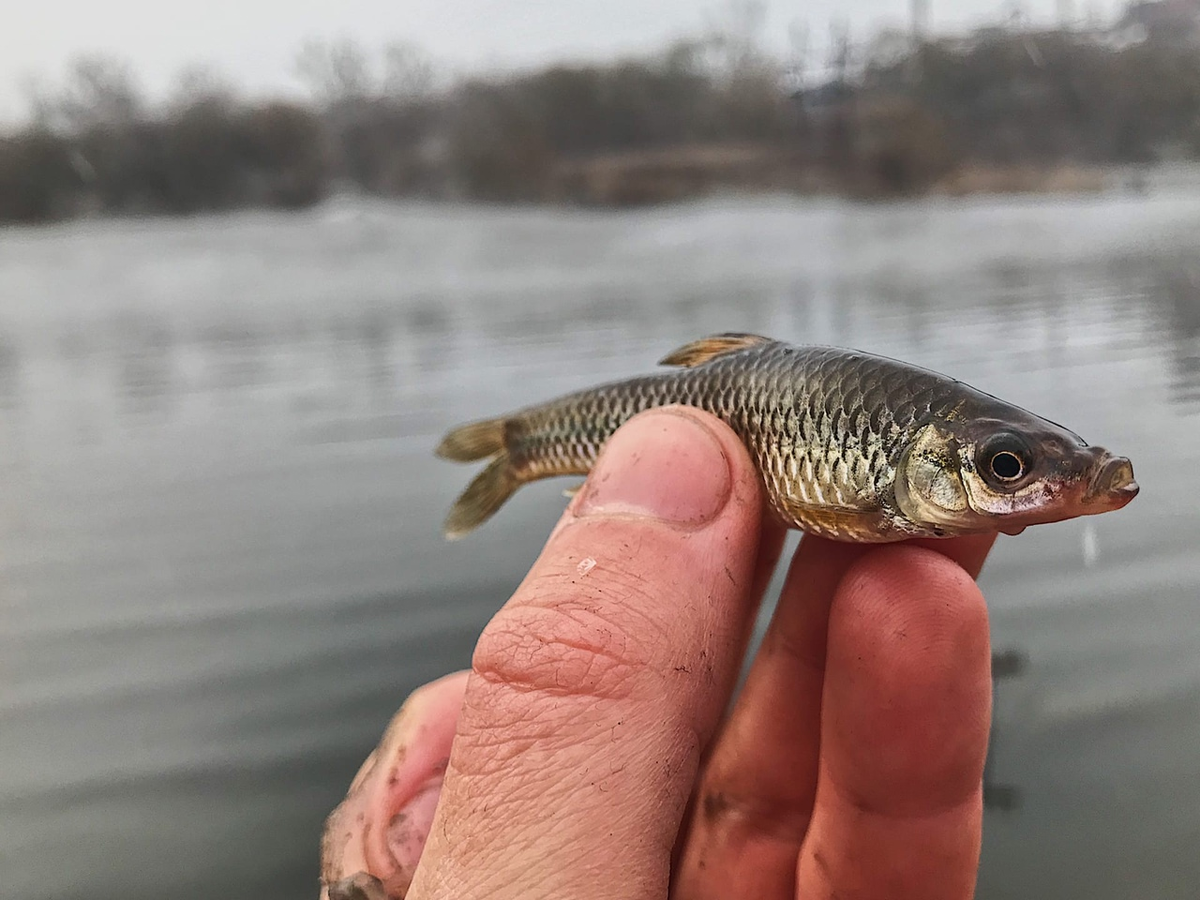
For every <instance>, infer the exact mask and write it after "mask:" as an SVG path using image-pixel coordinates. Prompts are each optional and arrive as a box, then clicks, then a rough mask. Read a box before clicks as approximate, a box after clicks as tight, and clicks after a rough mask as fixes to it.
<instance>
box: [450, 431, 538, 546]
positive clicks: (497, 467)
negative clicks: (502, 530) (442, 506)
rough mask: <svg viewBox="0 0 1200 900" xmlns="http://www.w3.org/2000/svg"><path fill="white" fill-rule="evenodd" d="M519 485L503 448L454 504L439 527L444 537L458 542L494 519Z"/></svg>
mask: <svg viewBox="0 0 1200 900" xmlns="http://www.w3.org/2000/svg"><path fill="white" fill-rule="evenodd" d="M485 424H486V423H485ZM467 427H468V428H470V427H471V426H467ZM451 436H453V435H451ZM440 449H441V448H439V451H440ZM450 458H451V459H454V458H455V457H450ZM520 486H521V480H520V479H519V478H518V477H517V473H516V472H515V471H514V469H513V466H512V459H511V458H510V457H509V455H508V451H507V450H503V449H502V450H501V451H500V453H499V455H497V456H496V458H495V459H493V460H492V461H491V462H490V463H488V465H487V468H485V469H484V470H483V471H482V472H480V473H479V474H478V475H476V476H475V480H474V481H472V482H471V483H470V484H469V485H467V489H466V490H465V491H463V492H462V494H461V495H460V496H459V498H458V499H457V500H455V501H454V506H452V507H451V508H450V515H448V516H447V517H446V523H445V525H444V526H443V528H442V530H443V533H444V534H445V535H446V538H447V539H448V540H452V541H453V540H458V539H459V538H461V537H465V536H466V535H467V534H469V533H470V532H472V531H474V530H475V529H476V528H478V527H479V526H480V525H482V524H483V523H484V522H486V521H487V520H488V519H490V518H491V517H492V516H494V515H495V514H496V511H497V510H499V509H500V507H501V506H503V505H504V503H505V501H507V500H508V498H509V497H511V496H512V495H513V494H514V493H515V492H516V490H517V488H519V487H520Z"/></svg>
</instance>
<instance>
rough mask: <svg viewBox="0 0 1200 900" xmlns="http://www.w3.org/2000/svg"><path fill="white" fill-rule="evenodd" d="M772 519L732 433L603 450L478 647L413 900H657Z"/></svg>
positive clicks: (680, 418) (679, 418)
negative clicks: (766, 518) (458, 899)
mask: <svg viewBox="0 0 1200 900" xmlns="http://www.w3.org/2000/svg"><path fill="white" fill-rule="evenodd" d="M761 511H762V504H761V498H760V492H759V487H758V480H757V475H756V473H755V470H754V468H753V466H752V463H751V461H750V459H749V457H748V455H747V453H746V451H745V449H744V447H743V446H742V445H741V443H740V442H739V441H738V439H737V437H736V436H735V435H734V434H733V432H732V431H730V430H729V428H728V427H727V426H725V425H723V424H722V423H721V422H719V420H717V419H715V418H713V417H711V416H709V415H707V414H704V413H701V412H699V411H696V410H685V409H674V410H665V411H661V410H660V411H655V412H652V413H647V414H644V415H642V416H639V417H637V418H635V419H633V420H632V421H631V422H630V423H629V424H627V425H625V426H624V427H623V428H621V429H620V430H619V431H618V432H617V433H616V435H615V436H614V437H613V438H612V439H611V440H610V441H609V443H608V446H607V447H606V449H605V451H604V453H603V454H602V456H601V459H600V460H599V461H598V463H597V465H596V467H595V470H594V471H593V472H592V475H591V476H590V477H589V479H588V483H587V485H586V487H585V488H584V491H583V492H582V493H581V495H580V496H579V497H578V498H577V500H576V501H575V502H574V503H573V504H572V505H571V507H570V508H569V509H568V511H567V513H566V517H565V519H564V522H563V523H562V525H561V526H560V527H559V528H558V529H556V531H555V532H554V533H553V535H552V536H551V539H550V541H549V543H548V544H547V546H546V549H545V551H544V552H543V553H542V556H541V557H540V558H539V559H538V561H537V562H536V563H535V565H534V567H533V569H532V570H531V572H530V573H529V575H528V577H527V578H526V579H525V581H524V582H523V584H522V585H521V586H520V587H519V588H518V590H517V592H516V593H515V594H514V596H513V598H512V599H511V600H510V601H509V602H508V604H506V605H505V607H504V609H502V610H501V611H500V613H499V614H497V616H496V617H495V618H494V619H493V620H492V622H491V623H490V624H489V625H488V626H487V628H486V629H485V630H484V633H483V635H482V637H481V638H480V641H479V644H478V646H477V647H476V650H475V656H474V660H473V663H474V670H473V674H472V676H471V679H470V682H469V685H468V688H467V695H466V699H465V702H464V706H463V714H462V719H461V721H460V724H459V730H458V736H457V737H456V739H455V744H454V749H453V752H452V754H451V758H450V765H449V769H448V771H447V774H446V783H445V787H444V789H443V794H442V801H441V803H440V805H439V807H438V811H437V815H436V818H435V821H434V827H433V832H432V834H431V835H430V839H429V843H428V845H427V846H426V850H425V855H424V857H423V859H422V861H421V865H420V866H419V868H418V871H417V875H416V878H415V880H414V882H413V886H412V890H411V892H410V897H412V898H418V897H424V898H430V897H451V896H484V895H486V896H488V897H490V898H492V900H503V898H508V897H573V898H578V900H588V898H598V897H610V896H614V895H615V894H620V895H623V896H656V895H658V896H661V895H665V893H666V889H667V882H668V875H669V869H670V854H671V849H672V846H673V843H674V840H675V837H676V835H677V832H678V829H679V824H680V819H681V817H682V813H683V809H684V806H685V803H686V802H687V798H688V795H689V793H690V789H691V786H692V784H693V782H694V778H695V774H696V769H697V761H698V759H699V756H700V753H701V752H702V749H703V747H704V745H705V744H706V742H707V741H708V739H709V736H710V735H711V733H712V731H713V729H714V727H715V724H716V721H717V719H718V717H719V715H720V712H721V710H722V708H723V707H724V705H725V703H726V702H727V699H728V696H729V693H730V691H731V689H732V684H733V682H734V679H735V677H736V674H737V670H738V662H739V659H738V654H739V651H740V643H741V639H742V635H743V633H744V631H745V628H746V624H745V622H746V619H747V618H748V616H749V615H750V613H751V610H752V609H753V598H752V596H751V594H752V589H753V581H754V576H755V571H754V567H755V560H756V552H757V546H758V537H759V529H760V519H761Z"/></svg>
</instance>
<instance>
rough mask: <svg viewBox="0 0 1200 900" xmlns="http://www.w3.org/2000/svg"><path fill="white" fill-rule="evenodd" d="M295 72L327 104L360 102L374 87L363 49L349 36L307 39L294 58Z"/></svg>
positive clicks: (316, 96) (368, 95)
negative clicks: (339, 38) (337, 38)
mask: <svg viewBox="0 0 1200 900" xmlns="http://www.w3.org/2000/svg"><path fill="white" fill-rule="evenodd" d="M296 73H297V74H298V75H299V76H300V79H301V80H302V81H303V82H304V83H305V84H306V85H307V86H308V89H309V90H310V91H311V92H312V94H313V96H314V97H315V98H316V99H317V100H318V101H319V102H320V103H322V104H324V105H326V106H343V105H346V104H349V103H354V102H358V101H362V100H365V99H367V98H368V97H370V96H371V95H372V94H373V93H375V90H376V80H375V76H374V75H373V74H372V72H371V64H370V60H369V59H368V58H367V53H366V51H365V50H363V48H362V46H361V45H359V44H358V43H356V42H355V41H352V40H350V39H349V38H342V39H341V40H337V41H308V42H307V43H305V44H304V46H303V47H302V48H301V49H300V53H299V55H298V56H297V57H296Z"/></svg>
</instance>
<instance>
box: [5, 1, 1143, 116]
mask: <svg viewBox="0 0 1200 900" xmlns="http://www.w3.org/2000/svg"><path fill="white" fill-rule="evenodd" d="M1058 2H1059V0H1023V6H1024V8H1025V9H1026V11H1027V12H1028V14H1029V15H1030V16H1031V17H1032V18H1034V19H1037V20H1041V21H1051V20H1053V18H1054V16H1055V11H1056V9H1057V8H1058ZM1067 2H1069V3H1071V4H1072V5H1073V6H1074V8H1075V10H1076V12H1077V13H1078V14H1079V15H1081V16H1082V15H1083V14H1084V12H1085V11H1087V10H1089V9H1092V10H1095V11H1097V12H1099V13H1102V14H1105V15H1107V14H1110V13H1111V12H1112V11H1113V10H1114V9H1116V8H1118V7H1119V6H1120V0H1067ZM1013 4H1014V0H931V5H932V19H933V24H934V27H935V28H939V29H952V28H959V27H962V26H963V25H964V24H968V23H977V22H981V21H987V20H992V21H995V20H998V19H1000V18H1001V17H1002V15H1003V11H1004V10H1006V9H1012V7H1013ZM5 7H6V9H5V12H4V16H3V18H4V23H3V28H0V119H4V120H8V121H11V120H12V119H13V118H15V117H17V116H18V115H22V114H23V111H24V103H23V100H22V94H21V89H20V85H21V83H22V79H23V78H24V77H26V76H29V75H39V76H44V77H48V78H51V79H57V78H58V77H59V76H60V74H61V73H62V72H63V70H64V68H65V65H66V62H67V60H68V59H69V58H70V57H71V56H72V55H74V54H76V53H79V52H82V51H103V52H105V53H111V54H116V55H119V56H121V57H124V58H126V59H128V60H129V61H130V62H131V63H132V64H133V67H134V69H135V71H136V72H137V73H138V75H139V76H140V78H141V81H142V83H143V85H144V86H145V87H146V88H147V89H148V90H149V91H150V92H151V94H152V95H153V96H158V95H161V94H163V93H164V92H165V91H166V90H167V89H168V87H169V86H170V85H171V83H172V79H173V76H174V75H175V73H177V72H178V71H179V70H180V69H181V68H182V67H183V66H184V65H186V64H188V63H201V64H206V65H209V66H212V67H213V68H215V69H217V70H218V71H220V72H222V73H224V74H225V75H226V76H227V77H228V78H229V79H230V80H231V81H232V82H234V83H235V84H237V85H239V86H240V87H241V88H243V89H244V90H246V91H247V92H250V93H267V92H278V91H289V92H291V91H295V90H296V89H297V83H296V80H295V77H294V74H293V61H294V59H295V54H296V50H297V48H298V46H299V45H300V44H301V43H302V42H303V41H304V40H305V39H306V38H310V37H321V38H334V37H352V38H355V39H357V40H359V41H361V42H362V43H363V44H364V45H365V46H367V47H368V48H374V47H377V46H380V45H382V44H384V43H386V42H387V41H388V40H391V39H396V38H402V39H405V40H410V41H414V42H416V43H418V44H420V45H422V46H424V47H425V48H426V49H427V50H428V51H429V52H430V53H431V54H432V55H433V56H434V57H435V58H436V59H438V60H439V61H441V62H443V63H445V64H446V65H447V66H448V67H450V68H453V69H456V70H463V69H469V70H478V69H483V68H492V67H499V66H512V65H521V64H528V63H535V62H541V61H545V60H550V59H569V58H580V57H597V56H605V55H609V54H613V53H616V52H621V51H638V50H649V49H653V48H656V47H658V46H662V45H663V44H664V43H665V42H666V41H667V40H669V39H670V38H673V37H677V36H682V35H684V34H687V33H694V32H696V31H698V30H699V29H701V28H702V27H703V26H704V24H705V22H706V21H710V20H711V19H712V18H713V17H714V16H716V15H719V13H720V11H721V10H722V8H723V3H722V0H341V2H338V0H325V2H316V0H202V2H198V0H193V2H183V3H180V2H171V0H103V2H96V0H87V2H82V0H8V2H7V3H5ZM768 8H769V18H768V22H767V29H766V36H767V38H768V39H769V40H770V41H771V42H772V43H774V44H776V45H777V46H779V47H780V48H782V47H784V46H786V41H787V34H788V26H789V24H790V23H792V22H807V23H808V25H809V28H810V30H811V33H812V35H813V37H812V42H813V45H814V47H815V46H818V45H820V44H822V43H823V42H824V38H825V36H826V35H827V33H828V27H829V22H830V20H831V18H833V17H834V16H838V15H841V16H845V17H846V18H847V19H848V20H849V22H850V24H851V27H852V29H853V32H854V33H856V34H860V35H861V34H864V33H866V31H867V30H868V29H869V28H870V27H871V26H872V25H874V24H877V23H892V24H899V23H902V22H903V21H904V19H905V16H906V11H907V9H908V0H840V2H839V0H809V2H800V0H768Z"/></svg>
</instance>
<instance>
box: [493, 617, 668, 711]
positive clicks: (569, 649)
mask: <svg viewBox="0 0 1200 900" xmlns="http://www.w3.org/2000/svg"><path fill="white" fill-rule="evenodd" d="M651 663H652V659H651V654H650V653H649V651H648V648H647V646H646V643H645V641H643V640H642V639H640V638H638V637H637V636H635V635H633V634H631V633H630V631H629V629H628V628H627V627H624V626H623V625H622V624H621V623H617V622H613V621H612V620H611V617H606V616H604V615H603V614H601V613H600V612H599V611H598V610H597V609H596V607H595V605H594V604H591V603H588V602H587V601H586V600H583V601H581V600H580V599H579V598H574V597H572V598H565V599H559V600H558V601H557V602H555V603H553V604H535V605H531V604H528V603H511V604H509V605H508V606H506V607H505V608H504V609H503V610H501V611H500V612H499V613H498V614H497V615H496V617H495V618H494V619H493V620H492V622H491V623H490V624H489V625H488V627H487V628H486V629H485V630H484V633H483V635H482V636H481V638H480V640H479V643H478V644H477V645H476V648H475V655H474V658H473V660H472V665H473V668H474V670H475V672H476V674H477V675H479V676H480V677H481V678H482V679H484V680H485V681H487V682H488V683H490V684H492V685H493V686H498V687H503V688H505V689H507V690H508V691H509V692H510V693H515V694H531V695H538V694H542V695H550V696H557V697H570V696H584V697H593V698H603V699H623V698H628V697H630V696H631V695H633V694H634V693H636V692H638V691H639V690H640V689H642V688H643V687H644V686H645V685H646V682H647V680H648V678H649V677H651Z"/></svg>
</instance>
